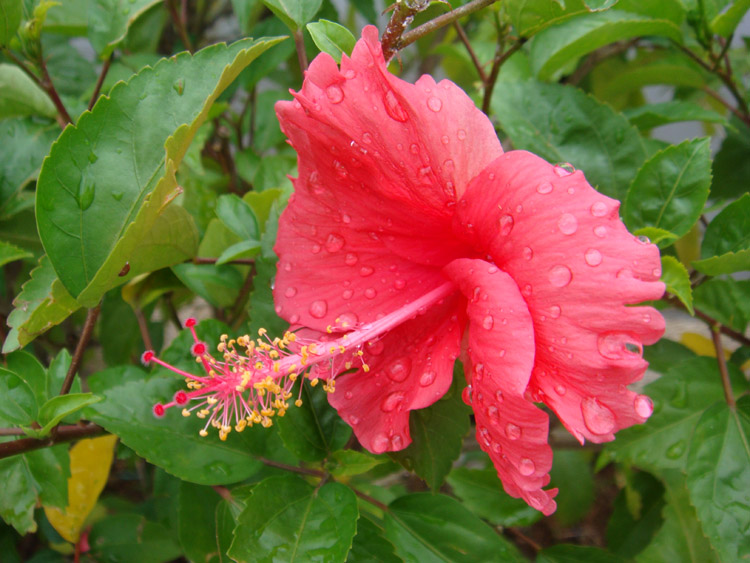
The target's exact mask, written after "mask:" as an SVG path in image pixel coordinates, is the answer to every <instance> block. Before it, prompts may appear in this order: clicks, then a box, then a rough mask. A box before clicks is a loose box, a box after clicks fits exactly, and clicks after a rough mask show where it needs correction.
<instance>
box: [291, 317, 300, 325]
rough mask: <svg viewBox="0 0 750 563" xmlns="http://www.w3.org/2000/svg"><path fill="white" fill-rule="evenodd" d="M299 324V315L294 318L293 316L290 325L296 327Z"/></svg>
mask: <svg viewBox="0 0 750 563" xmlns="http://www.w3.org/2000/svg"><path fill="white" fill-rule="evenodd" d="M298 322H299V315H292V316H291V317H290V318H289V324H293V325H295V324H297V323H298Z"/></svg>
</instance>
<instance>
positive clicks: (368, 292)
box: [365, 287, 378, 299]
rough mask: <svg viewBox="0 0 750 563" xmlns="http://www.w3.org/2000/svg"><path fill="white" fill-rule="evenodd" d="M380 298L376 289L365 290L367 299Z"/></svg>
mask: <svg viewBox="0 0 750 563" xmlns="http://www.w3.org/2000/svg"><path fill="white" fill-rule="evenodd" d="M377 296H378V292H377V290H376V289H375V288H374V287H368V288H367V289H365V297H367V298H368V299H375V298H376V297H377Z"/></svg>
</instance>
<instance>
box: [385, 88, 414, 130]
mask: <svg viewBox="0 0 750 563" xmlns="http://www.w3.org/2000/svg"><path fill="white" fill-rule="evenodd" d="M383 103H384V105H385V112H386V113H387V114H388V116H389V117H390V118H391V119H394V120H396V121H398V122H399V123H404V122H405V121H406V120H407V119H408V118H409V116H408V115H407V114H406V112H405V111H404V108H402V107H401V104H400V103H399V101H398V99H397V98H396V94H394V93H393V90H388V91H387V92H386V93H385V97H384V98H383Z"/></svg>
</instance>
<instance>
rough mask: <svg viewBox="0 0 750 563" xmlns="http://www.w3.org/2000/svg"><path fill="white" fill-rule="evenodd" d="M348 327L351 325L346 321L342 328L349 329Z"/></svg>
mask: <svg viewBox="0 0 750 563" xmlns="http://www.w3.org/2000/svg"><path fill="white" fill-rule="evenodd" d="M348 326H349V323H348V322H346V321H344V322H343V323H341V328H347V327H348Z"/></svg>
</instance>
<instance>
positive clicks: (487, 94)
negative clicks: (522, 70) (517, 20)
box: [482, 37, 526, 114]
mask: <svg viewBox="0 0 750 563" xmlns="http://www.w3.org/2000/svg"><path fill="white" fill-rule="evenodd" d="M524 43H526V39H525V38H524V37H522V38H520V39H519V40H518V41H517V42H516V43H514V44H513V45H512V46H511V47H510V49H508V50H506V51H505V52H504V53H502V54H501V55H500V56H499V57H496V58H495V62H494V63H492V72H490V77H489V78H488V83H487V87H486V88H485V90H484V99H483V100H482V111H483V112H484V113H486V114H489V111H490V103H491V102H492V92H493V90H494V89H495V82H497V76H498V74H500V68H501V67H502V66H503V64H505V61H507V60H508V59H509V58H510V57H511V56H512V55H513V53H515V52H516V51H518V50H519V49H520V48H521V47H523V44H524Z"/></svg>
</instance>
